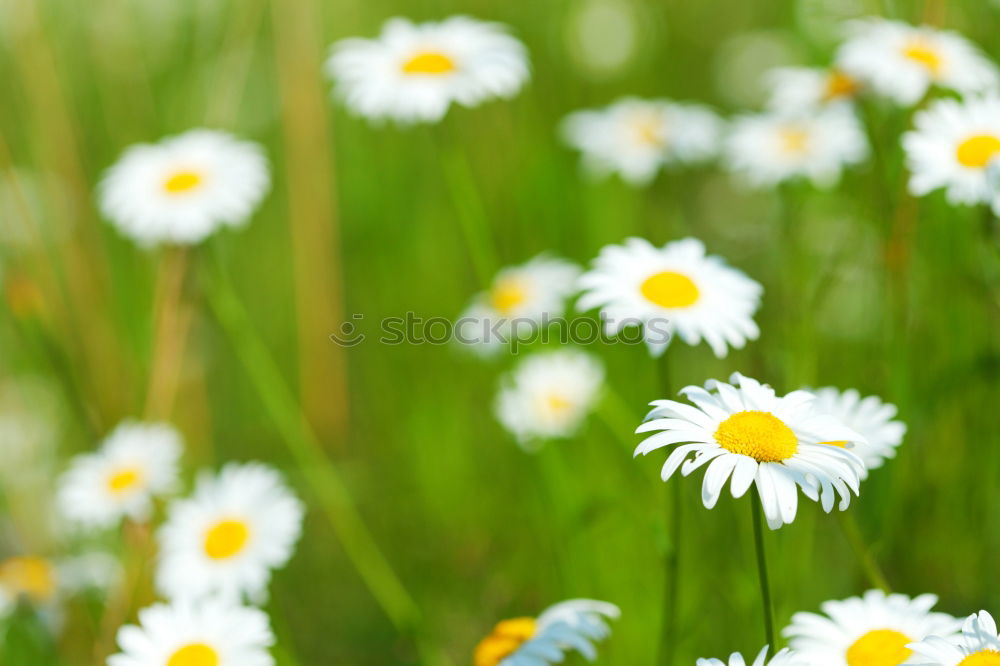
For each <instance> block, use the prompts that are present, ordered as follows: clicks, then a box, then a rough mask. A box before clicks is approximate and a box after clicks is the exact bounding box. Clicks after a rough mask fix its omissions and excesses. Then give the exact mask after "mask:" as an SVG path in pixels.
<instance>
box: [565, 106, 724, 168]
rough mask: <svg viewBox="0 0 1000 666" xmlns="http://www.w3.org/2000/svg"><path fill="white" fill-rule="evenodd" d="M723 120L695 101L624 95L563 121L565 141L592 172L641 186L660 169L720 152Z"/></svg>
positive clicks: (702, 159) (706, 157) (708, 157)
mask: <svg viewBox="0 0 1000 666" xmlns="http://www.w3.org/2000/svg"><path fill="white" fill-rule="evenodd" d="M721 132H722V121H721V120H720V119H719V117H718V116H717V115H716V114H715V113H714V112H713V111H711V110H710V109H708V108H706V107H703V106H700V105H695V104H678V103H675V102H670V101H667V100H644V99H636V98H634V97H628V98H625V99H621V100H618V101H617V102H615V103H613V104H611V105H610V106H608V107H606V108H604V109H598V110H587V111H576V112H574V113H571V114H570V115H569V116H567V117H566V119H565V120H564V121H563V124H562V134H563V137H564V138H565V140H566V142H567V143H568V144H569V145H570V146H572V147H573V148H576V149H577V150H579V151H580V152H582V153H583V165H584V167H585V168H586V169H587V170H588V171H589V172H591V173H592V174H594V175H596V176H605V175H608V174H612V173H618V174H620V175H621V177H622V179H624V180H625V181H626V182H629V183H631V184H633V185H644V184H646V183H648V182H650V181H651V180H653V178H654V177H655V176H656V174H657V172H658V171H659V170H660V168H661V167H663V166H667V165H674V164H691V163H697V162H703V161H706V160H708V159H711V158H712V157H714V156H715V155H716V154H717V153H718V150H719V143H720V135H721Z"/></svg>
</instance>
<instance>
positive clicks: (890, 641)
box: [847, 629, 913, 666]
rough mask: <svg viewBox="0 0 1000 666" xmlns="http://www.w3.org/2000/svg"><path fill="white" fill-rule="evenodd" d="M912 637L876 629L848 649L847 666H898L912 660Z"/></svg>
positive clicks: (893, 631)
mask: <svg viewBox="0 0 1000 666" xmlns="http://www.w3.org/2000/svg"><path fill="white" fill-rule="evenodd" d="M911 642H912V641H911V640H910V637H909V636H907V635H906V634H903V633H900V632H898V631H895V630H893V629H875V630H874V631H869V632H868V633H867V634H865V635H864V636H862V637H861V638H859V639H858V640H856V641H854V644H853V645H851V647H849V648H847V666H897V664H902V663H903V662H904V661H906V660H907V659H909V658H910V655H911V654H913V651H912V650H910V649H909V648H908V647H906V645H907V643H911Z"/></svg>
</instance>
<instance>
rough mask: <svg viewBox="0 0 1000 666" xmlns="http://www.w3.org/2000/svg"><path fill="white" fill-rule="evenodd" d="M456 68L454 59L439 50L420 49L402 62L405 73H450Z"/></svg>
mask: <svg viewBox="0 0 1000 666" xmlns="http://www.w3.org/2000/svg"><path fill="white" fill-rule="evenodd" d="M456 69H458V68H457V67H456V66H455V61H454V60H452V59H451V58H450V57H449V56H446V55H445V54H443V53H441V52H439V51H421V52H419V53H416V54H414V55H413V56H412V57H410V59H409V60H407V61H406V62H404V63H403V72H404V73H405V74H430V75H441V74H451V73H452V72H454V71H455V70H456Z"/></svg>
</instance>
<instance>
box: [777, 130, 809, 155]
mask: <svg viewBox="0 0 1000 666" xmlns="http://www.w3.org/2000/svg"><path fill="white" fill-rule="evenodd" d="M780 139H781V149H782V150H783V151H785V152H786V153H788V154H790V155H801V154H802V153H804V152H806V150H808V148H809V132H807V131H805V130H804V129H802V128H801V127H786V128H784V129H782V130H781V133H780Z"/></svg>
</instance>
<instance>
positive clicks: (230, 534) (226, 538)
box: [205, 519, 250, 560]
mask: <svg viewBox="0 0 1000 666" xmlns="http://www.w3.org/2000/svg"><path fill="white" fill-rule="evenodd" d="M249 540H250V528H249V527H247V524H246V523H245V522H244V521H242V520H233V519H227V520H220V521H219V522H217V523H216V524H215V525H213V526H212V528H211V529H209V530H208V532H207V533H206V534H205V554H206V555H208V556H209V557H211V558H212V559H213V560H225V559H228V558H230V557H233V556H234V555H238V554H239V553H240V551H242V550H243V548H244V547H245V546H246V545H247V541H249Z"/></svg>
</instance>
